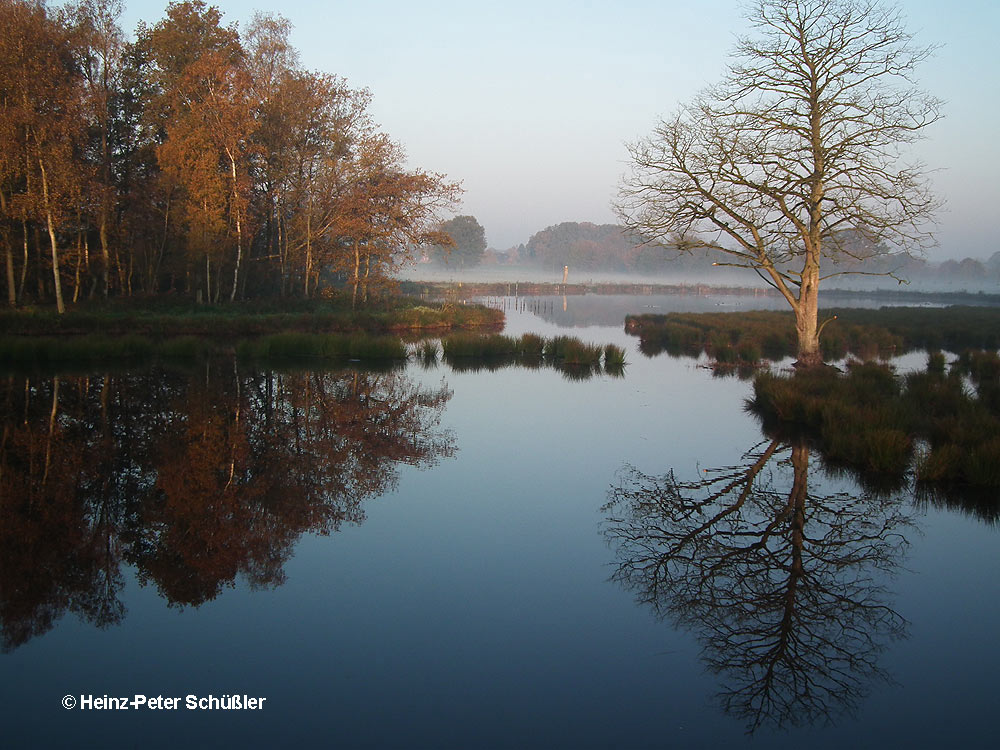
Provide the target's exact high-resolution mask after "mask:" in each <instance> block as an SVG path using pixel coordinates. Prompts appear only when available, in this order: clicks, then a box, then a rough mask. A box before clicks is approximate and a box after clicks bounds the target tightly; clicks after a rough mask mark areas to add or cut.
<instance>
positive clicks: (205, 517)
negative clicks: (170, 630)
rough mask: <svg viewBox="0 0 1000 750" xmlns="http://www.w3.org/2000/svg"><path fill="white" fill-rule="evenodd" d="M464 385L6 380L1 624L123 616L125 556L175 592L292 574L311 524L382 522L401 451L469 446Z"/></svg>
mask: <svg viewBox="0 0 1000 750" xmlns="http://www.w3.org/2000/svg"><path fill="white" fill-rule="evenodd" d="M450 398H451V391H450V390H449V389H448V388H447V387H446V386H445V385H444V384H442V385H441V386H440V387H438V388H424V387H420V386H418V385H416V384H415V383H413V382H412V381H411V380H410V379H409V378H408V377H407V376H406V375H405V374H404V373H400V372H389V373H372V372H361V371H357V370H351V371H341V372H292V373H278V372H241V371H239V370H238V369H237V368H236V366H235V364H233V363H229V364H227V365H221V364H219V363H216V364H213V365H207V366H206V368H205V370H204V371H203V372H200V373H197V374H184V373H176V372H174V373H170V372H147V373H141V374H128V375H106V376H102V377H75V378H68V377H65V376H64V377H61V378H51V377H50V378H41V377H8V378H6V380H5V381H0V424H2V435H0V628H2V633H0V636H2V646H3V648H4V649H5V650H9V649H12V648H15V647H17V646H19V645H20V644H22V643H25V642H26V641H28V640H29V639H31V638H32V637H34V636H36V635H39V634H41V633H44V632H46V631H47V630H48V629H50V628H51V627H52V625H53V624H54V623H55V622H56V621H57V620H58V619H59V617H61V616H62V615H63V613H65V612H74V613H76V614H78V615H79V616H80V617H82V618H83V619H84V620H86V621H88V622H92V623H94V624H96V625H98V626H102V627H104V626H108V625H112V624H115V623H117V622H119V621H121V619H122V618H123V617H124V615H125V608H124V605H123V603H122V602H121V601H120V598H119V592H120V591H121V589H122V586H123V584H124V575H123V572H122V566H123V564H132V565H133V566H135V569H136V570H137V572H138V576H139V578H140V580H141V581H143V582H148V583H150V584H153V585H155V586H156V587H157V588H158V589H159V591H160V592H161V593H162V594H163V596H164V597H166V599H167V600H168V602H169V603H171V604H176V605H182V606H184V605H193V606H197V605H199V604H201V603H203V602H206V601H208V600H210V599H212V598H214V597H216V596H218V594H219V593H220V592H221V591H222V590H223V589H224V588H225V587H227V586H232V585H234V583H235V581H236V580H237V579H238V578H239V579H242V580H245V581H246V582H247V583H248V584H249V585H250V586H252V587H271V586H276V585H279V584H280V583H282V582H283V580H284V564H285V562H286V560H287V559H288V558H289V557H290V555H291V553H292V550H293V548H294V545H295V543H296V541H297V540H298V539H299V538H300V537H301V535H302V534H304V533H321V534H328V533H331V532H333V531H336V530H337V529H339V528H340V527H341V525H342V524H344V523H355V524H357V523H361V522H363V521H364V519H365V513H364V508H363V503H364V501H366V500H367V499H370V498H373V497H377V496H379V495H381V494H383V493H385V492H387V491H389V490H391V489H393V488H394V487H395V486H396V483H397V481H398V467H399V465H400V464H410V465H414V466H429V465H431V464H433V463H435V462H436V461H438V460H439V459H441V458H443V457H448V456H451V455H453V454H454V451H455V447H454V438H453V436H452V435H451V434H450V433H449V432H447V431H445V430H442V429H440V426H439V425H440V417H441V414H442V412H443V410H444V407H445V405H446V404H447V402H448V400H449V399H450Z"/></svg>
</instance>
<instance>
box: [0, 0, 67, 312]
mask: <svg viewBox="0 0 1000 750" xmlns="http://www.w3.org/2000/svg"><path fill="white" fill-rule="evenodd" d="M0 20H2V24H3V28H4V33H3V35H2V36H3V38H4V41H3V45H4V49H3V53H4V54H2V55H0V57H2V58H3V61H2V63H0V65H2V66H3V70H2V72H0V88H2V89H3V90H2V92H0V101H2V103H3V110H2V118H3V121H4V122H3V125H2V126H0V127H2V131H0V132H2V134H3V136H4V138H5V141H6V142H5V143H4V149H9V150H10V151H9V154H8V155H7V156H6V157H5V158H4V160H3V161H4V165H3V169H4V173H5V174H4V175H3V177H4V181H5V183H6V184H5V185H4V186H3V188H0V194H3V195H4V198H3V205H4V213H5V215H6V218H8V219H12V218H15V217H17V216H20V217H21V218H22V229H23V231H24V233H25V242H27V222H28V221H29V220H30V221H37V222H39V223H40V224H41V225H42V226H43V227H44V231H45V233H46V235H47V237H48V244H49V256H50V260H51V266H52V289H53V293H54V296H55V300H56V308H57V309H58V311H59V312H60V313H62V312H64V310H65V304H64V300H63V293H62V279H61V265H62V260H61V250H60V242H59V236H58V234H59V231H60V230H61V228H62V224H63V223H64V222H66V221H68V219H69V218H70V217H71V216H72V214H73V213H74V208H75V207H76V206H78V204H79V199H80V192H81V186H82V183H83V182H84V181H85V179H86V176H85V173H86V167H85V165H84V164H83V163H82V162H81V160H79V159H78V158H77V156H78V149H79V147H80V145H81V142H82V138H83V129H82V127H81V122H82V120H81V113H80V107H81V91H80V77H79V75H78V73H77V70H76V66H75V62H74V59H73V54H72V52H73V51H72V46H71V39H70V34H69V32H68V29H67V24H66V23H64V21H63V19H61V18H59V17H56V16H53V15H52V14H50V13H49V12H48V10H47V9H46V7H45V5H44V4H42V3H33V2H25V1H23V0H3V2H2V3H0ZM39 249H40V248H39ZM25 262H27V261H25ZM6 265H7V283H8V301H11V288H12V282H13V268H12V266H13V258H12V252H11V246H10V245H9V244H8V252H7V264H6ZM39 285H40V287H41V277H39Z"/></svg>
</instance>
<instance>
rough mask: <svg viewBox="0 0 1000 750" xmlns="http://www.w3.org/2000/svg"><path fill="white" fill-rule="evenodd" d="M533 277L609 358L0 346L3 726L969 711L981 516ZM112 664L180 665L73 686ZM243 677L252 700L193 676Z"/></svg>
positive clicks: (443, 729)
mask: <svg viewBox="0 0 1000 750" xmlns="http://www.w3.org/2000/svg"><path fill="white" fill-rule="evenodd" d="M546 302H547V303H548V304H547V305H544V304H543V305H541V306H537V305H536V306H535V309H534V311H533V310H532V309H531V306H530V305H524V304H516V303H514V301H512V300H506V301H501V304H504V305H506V307H507V310H508V332H510V333H514V334H518V333H522V332H526V331H533V332H537V333H540V334H542V335H546V336H552V335H557V334H565V333H570V334H572V335H576V336H579V337H581V338H583V339H585V340H588V341H593V342H595V343H602V344H603V343H618V344H621V345H623V346H625V347H626V349H627V351H628V361H629V364H628V367H627V368H626V373H625V376H624V377H611V376H607V375H595V376H593V377H590V378H585V379H574V378H570V377H567V376H566V375H565V374H563V373H561V372H558V371H556V370H551V369H544V368H541V369H526V368H499V369H493V370H490V369H483V370H480V371H477V372H470V371H463V372H459V371H453V370H452V369H451V368H450V367H448V366H447V365H445V364H440V363H439V364H437V365H436V366H434V367H424V366H422V365H421V364H419V363H417V362H412V363H410V364H409V365H407V367H406V368H405V369H402V370H397V371H392V372H365V371H357V370H343V371H329V372H316V371H295V370H293V371H289V370H282V371H262V370H260V369H259V368H256V369H255V368H248V367H246V366H243V365H240V366H236V365H234V364H233V363H232V362H229V363H224V362H216V363H212V364H211V365H208V366H203V367H199V368H197V369H195V370H194V371H191V370H172V369H150V370H144V371H139V372H127V373H121V372H114V373H102V372H98V373H88V374H83V375H81V374H78V373H77V374H70V373H63V374H60V375H58V376H55V377H54V376H52V375H51V374H48V375H44V376H40V375H36V376H31V377H23V376H12V377H5V378H4V379H3V380H2V383H0V384H2V392H0V410H2V417H3V443H2V453H3V455H2V460H0V470H2V472H3V474H2V476H0V492H2V493H3V494H2V495H0V519H2V527H0V537H2V540H0V560H2V562H0V625H2V638H3V641H2V646H3V653H2V654H0V675H2V679H0V711H2V715H3V717H4V725H5V726H4V737H5V740H4V744H5V745H6V746H8V747H25V746H29V745H30V746H37V747H111V746H114V747H142V748H149V747H176V746H177V745H178V744H180V743H187V744H189V745H193V746H203V745H229V746H242V747H272V746H291V745H293V744H307V743H308V744H309V745H322V746H337V747H348V748H352V747H406V748H410V747H490V748H492V747H519V748H520V747H567V748H570V747H572V748H577V747H623V748H632V747H641V748H645V747H664V748H667V747H683V748H687V747H691V748H699V747H704V748H714V747H725V746H731V745H739V746H749V747H762V748H763V747H767V748H771V747H801V746H809V747H843V746H845V745H854V746H859V747H870V746H871V747H873V746H876V745H879V744H891V745H893V746H910V747H939V746H943V745H949V746H952V745H960V746H963V747H992V746H994V741H993V734H994V729H993V722H994V713H995V708H996V706H997V700H996V697H995V695H994V686H995V683H996V675H997V673H998V668H1000V646H998V645H997V643H998V642H997V638H996V630H997V623H998V621H1000V612H998V602H1000V596H998V594H1000V545H998V544H997V542H998V539H997V527H996V526H995V525H994V524H992V523H990V522H988V521H984V520H981V517H980V516H977V515H976V514H974V513H971V512H967V511H963V510H962V509H961V508H960V507H955V506H952V507H946V504H944V503H940V504H935V503H930V502H921V501H917V500H915V498H914V497H913V492H912V490H910V489H907V488H904V489H903V490H901V491H899V492H895V493H891V494H888V495H886V494H881V495H874V494H872V493H871V492H868V491H865V490H864V489H862V488H860V487H859V486H857V485H856V484H854V482H853V481H852V480H851V479H850V478H849V477H844V476H838V475H834V474H828V473H827V472H826V471H825V470H824V468H823V466H822V461H821V459H820V458H819V457H818V456H815V455H809V452H808V451H807V450H805V449H803V448H801V447H796V446H790V445H785V444H782V443H780V442H779V441H774V440H770V439H769V438H768V437H767V436H765V435H763V434H762V433H761V430H760V428H759V426H758V424H757V422H756V420H755V419H754V418H753V417H752V416H750V415H748V414H746V413H745V412H744V410H743V401H744V399H745V398H746V397H747V395H748V393H749V388H750V386H749V384H748V383H746V382H742V381H739V380H736V379H721V378H713V377H712V375H711V373H710V372H709V371H707V370H705V369H703V368H701V367H699V366H698V363H697V362H695V361H692V360H689V359H671V358H669V357H667V356H660V357H656V358H653V359H649V358H646V357H644V356H643V355H642V354H640V353H639V352H638V348H637V341H636V340H635V339H633V338H630V337H628V336H626V335H625V334H624V332H623V331H622V327H621V325H620V324H614V325H612V324H609V323H608V322H607V320H606V318H607V316H608V315H609V314H610V313H607V312H606V311H605V312H601V311H600V310H599V309H598V308H600V307H601V304H600V302H599V301H595V300H594V299H592V298H590V299H587V303H586V306H587V308H588V309H590V308H593V309H594V310H597V311H596V312H588V311H586V310H585V311H574V308H573V305H574V303H575V302H576V300H574V299H572V298H570V299H569V300H568V301H567V303H566V309H565V310H563V309H562V308H563V302H562V300H561V298H555V299H550V300H546ZM640 302H641V300H640ZM725 302H727V301H726V300H722V301H721V302H720V304H723V303H725ZM608 304H609V305H614V306H615V310H616V311H615V312H614V313H613V314H614V315H617V314H618V313H617V309H618V306H619V305H620V304H621V300H609V301H608ZM664 304H666V305H669V301H666V302H665V303H664ZM678 304H680V305H682V306H683V305H687V304H689V301H687V302H684V301H680V302H679V303H678ZM701 304H707V305H713V304H714V303H712V302H703V303H701ZM743 304H745V305H747V306H749V305H750V304H751V303H746V302H744V303H743ZM641 308H642V304H639V305H638V309H636V310H635V312H643V311H644V310H643V309H641ZM536 313H537V314H536ZM591 321H597V323H596V324H593V323H592V322H591ZM570 326H572V327H570ZM136 695H143V696H147V697H148V698H149V699H154V698H156V697H157V696H164V697H165V698H179V699H180V700H179V701H178V703H177V704H176V707H175V708H173V709H171V708H168V707H166V706H167V705H169V704H164V707H163V708H159V709H155V710H153V709H149V708H143V709H141V710H137V709H136V708H134V707H133V706H131V705H130V706H129V708H128V709H127V710H113V709H100V710H99V709H96V708H90V709H88V710H83V709H81V708H80V705H79V703H80V700H81V698H82V699H84V700H85V701H88V700H91V697H94V698H104V696H107V697H108V698H109V699H111V698H121V697H127V698H128V699H130V700H131V699H134V697H135V696H136ZM234 695H239V696H240V699H241V701H243V699H244V696H248V697H251V698H258V699H259V698H266V700H265V701H263V702H262V703H261V702H258V703H257V704H256V705H257V706H258V708H255V709H249V710H223V709H216V710H209V709H204V710H202V709H198V708H195V709H189V708H187V704H186V703H185V698H186V697H187V696H193V698H194V699H195V700H196V701H198V700H201V699H208V698H209V696H212V697H214V698H221V699H223V700H224V701H225V700H227V699H228V700H230V703H229V704H228V705H232V702H231V698H229V696H234ZM66 697H69V698H72V699H73V701H74V702H76V704H77V705H76V707H75V708H71V709H67V708H64V707H63V705H62V701H63V700H64V699H65V698H66ZM110 702H111V701H110V700H109V703H110ZM89 705H91V706H93V705H96V704H95V703H90V704H89ZM195 705H199V704H197V703H196V704H195ZM201 705H206V706H207V705H209V704H208V703H203V704H201Z"/></svg>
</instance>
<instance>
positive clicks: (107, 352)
mask: <svg viewBox="0 0 1000 750" xmlns="http://www.w3.org/2000/svg"><path fill="white" fill-rule="evenodd" d="M503 322H504V316H503V312H502V311H499V310H493V309H489V308H486V307H482V306H480V305H459V304H439V305H426V304H423V303H421V302H420V301H419V300H414V299H411V298H399V299H396V300H393V302H392V303H391V304H383V305H382V306H381V307H378V308H372V309H364V310H357V311H355V310H351V309H350V308H349V307H348V306H345V305H344V304H341V303H338V302H336V301H326V300H324V301H315V302H289V303H287V304H282V305H278V304H275V303H268V304H236V305H219V306H207V305H202V306H192V305H189V304H186V303H185V304H176V303H171V302H170V301H164V300H160V299H158V300H150V301H147V303H146V304H141V303H139V302H137V301H135V300H119V301H115V302H114V303H111V304H103V305H100V304H97V305H88V306H81V307H80V308H78V309H75V310H71V311H69V312H67V313H66V314H65V315H57V314H56V313H55V312H53V311H49V310H32V309H23V310H6V311H3V312H0V331H2V333H0V363H7V364H13V365H21V366H24V365H30V366H34V365H46V364H56V363H72V362H80V363H96V362H104V361H115V362H132V361H140V360H144V359H148V358H151V357H158V358H165V359H196V358H200V357H204V356H207V355H208V354H212V353H229V352H233V351H235V353H236V354H237V355H239V356H241V357H252V358H259V359H260V358H289V357H303V358H316V357H319V358H323V359H333V360H351V359H394V358H400V357H405V356H406V351H405V347H404V346H403V344H402V342H401V341H400V339H399V337H400V336H401V335H406V334H421V333H428V332H432V333H447V332H450V331H455V330H495V329H497V328H499V327H501V326H502V325H503Z"/></svg>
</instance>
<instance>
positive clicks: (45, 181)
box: [38, 158, 66, 315]
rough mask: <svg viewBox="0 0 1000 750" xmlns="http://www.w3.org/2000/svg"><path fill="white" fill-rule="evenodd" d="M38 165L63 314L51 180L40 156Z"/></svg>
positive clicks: (57, 295)
mask: <svg viewBox="0 0 1000 750" xmlns="http://www.w3.org/2000/svg"><path fill="white" fill-rule="evenodd" d="M38 166H39V168H40V170H41V173H42V196H43V198H44V200H45V221H46V223H47V224H48V229H49V243H50V245H51V247H52V280H53V282H54V283H55V290H56V310H57V311H58V312H59V314H60V315H62V314H63V313H64V312H66V305H65V304H63V296H62V282H61V280H60V279H59V248H58V246H57V245H56V228H55V223H54V222H53V220H52V207H51V205H50V203H49V182H48V178H47V177H46V174H45V162H44V161H43V160H42V159H41V158H39V159H38Z"/></svg>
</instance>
